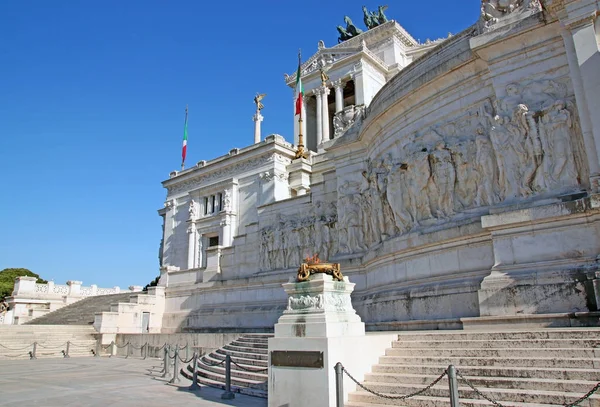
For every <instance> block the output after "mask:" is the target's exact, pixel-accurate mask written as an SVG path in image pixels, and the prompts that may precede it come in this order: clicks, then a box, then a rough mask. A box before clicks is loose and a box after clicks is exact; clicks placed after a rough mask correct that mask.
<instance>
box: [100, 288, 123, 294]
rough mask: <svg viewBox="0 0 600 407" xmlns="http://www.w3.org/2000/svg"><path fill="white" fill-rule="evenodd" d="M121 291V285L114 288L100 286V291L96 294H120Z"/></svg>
mask: <svg viewBox="0 0 600 407" xmlns="http://www.w3.org/2000/svg"><path fill="white" fill-rule="evenodd" d="M120 292H121V290H120V289H119V287H114V288H98V292H97V293H96V295H108V294H118V293H120Z"/></svg>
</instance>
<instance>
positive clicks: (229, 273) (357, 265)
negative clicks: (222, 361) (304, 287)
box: [159, 0, 600, 332]
mask: <svg viewBox="0 0 600 407" xmlns="http://www.w3.org/2000/svg"><path fill="white" fill-rule="evenodd" d="M505 3H507V4H508V5H507V4H505ZM599 13H600V6H599V4H598V2H597V1H592V0H571V1H569V0H561V1H557V0H546V1H543V2H540V1H537V0H512V1H509V2H504V1H494V0H483V1H482V15H481V18H480V20H479V21H478V22H477V23H476V24H475V25H474V26H472V27H469V28H467V29H466V30H464V31H463V32H461V33H459V34H457V35H455V36H453V37H450V38H447V39H444V40H438V41H434V42H428V43H426V44H419V43H418V42H417V41H415V40H414V39H413V38H412V37H411V36H410V35H409V34H408V33H407V32H406V31H405V30H404V29H403V28H402V27H401V26H400V25H399V24H398V23H397V22H395V21H390V22H387V23H385V24H382V25H380V26H378V27H376V28H373V29H371V30H368V31H366V32H365V33H363V34H360V35H358V36H356V37H354V38H351V39H349V40H347V41H344V42H342V43H340V44H338V45H336V46H334V47H330V48H327V47H325V46H324V44H323V43H322V42H321V43H320V44H319V47H318V51H317V53H316V54H315V55H314V56H312V57H311V58H309V59H308V60H307V61H306V62H305V63H304V64H303V66H302V68H301V72H302V80H303V83H304V84H305V92H306V95H307V97H306V98H305V100H304V106H303V116H304V118H305V120H304V122H303V123H302V125H303V128H302V134H303V135H304V136H305V145H306V147H307V149H308V150H309V151H310V156H309V157H308V158H307V159H304V158H299V159H295V153H296V147H295V145H296V144H298V134H299V130H300V129H299V127H298V124H297V122H295V123H296V124H295V130H294V132H295V134H294V140H293V141H294V145H292V144H291V143H288V142H286V141H285V139H284V138H283V137H281V136H279V135H271V136H268V137H266V138H265V140H264V141H261V142H259V143H256V144H253V145H251V146H249V147H246V148H242V149H233V150H231V151H230V153H229V154H227V155H226V156H223V157H219V158H216V159H214V160H211V161H201V162H199V163H198V164H197V165H196V166H194V167H193V168H189V169H187V170H184V171H180V172H173V173H171V176H170V178H169V179H168V180H166V181H164V182H163V186H164V187H165V188H166V189H167V199H166V202H165V205H164V208H162V209H161V210H159V214H160V216H162V217H163V222H164V223H163V229H164V231H163V241H162V245H161V265H162V267H161V279H160V284H161V285H162V286H165V287H166V290H165V313H164V316H163V325H162V330H163V332H175V331H186V330H192V331H203V330H204V331H211V330H221V331H224V330H237V331H242V330H243V331H249V330H257V331H262V330H271V329H272V327H273V324H274V323H275V322H276V321H277V319H278V317H279V316H280V315H281V313H282V311H283V310H284V309H285V308H286V306H287V303H286V301H287V297H286V294H285V292H284V291H283V289H282V288H281V284H282V283H285V282H287V281H288V280H289V279H290V277H293V276H294V275H295V272H296V270H297V268H298V266H299V264H300V262H301V260H302V259H303V258H305V257H308V256H312V255H314V254H319V256H320V258H321V259H323V260H330V261H336V262H340V263H342V270H343V272H344V274H345V275H348V276H349V277H350V280H351V281H352V282H354V283H356V288H355V291H354V293H353V295H352V300H353V304H354V307H355V308H356V310H357V312H358V313H359V314H360V316H361V318H362V320H363V321H364V322H365V323H366V325H367V329H371V330H386V329H394V330H397V329H411V328H457V327H481V326H484V327H485V326H491V325H496V324H525V325H529V326H531V325H534V326H570V325H586V324H588V325H589V324H598V313H597V311H598V306H599V302H600V299H599V292H600V285H599V280H598V278H599V274H598V264H597V262H598V260H597V257H598V255H599V254H600V224H599V221H600V217H599V215H600V211H599V207H600V199H599V195H597V193H598V188H599V186H598V178H599V177H600V115H598V114H597V113H598V112H600V52H599V44H600V23H599V22H598V21H599V19H598V14H599ZM294 79H295V78H294V77H293V76H289V75H288V76H286V83H287V85H289V86H293V82H294ZM290 116H291V114H290Z"/></svg>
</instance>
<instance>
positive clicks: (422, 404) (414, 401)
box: [344, 396, 562, 407]
mask: <svg viewBox="0 0 600 407" xmlns="http://www.w3.org/2000/svg"><path fill="white" fill-rule="evenodd" d="M397 403H400V402H398V401H397ZM396 405H403V406H408V407H413V406H414V407H450V399H440V398H438V397H427V396H416V397H411V398H410V399H408V400H407V401H402V404H396ZM460 405H461V407H490V406H491V404H490V403H489V402H488V401H486V400H473V399H471V400H467V399H460ZM344 406H345V407H384V406H389V404H381V403H379V402H377V403H376V402H375V401H369V402H362V401H348V402H346V403H345V404H344ZM502 406H504V407H554V406H561V405H560V404H538V403H519V402H510V401H503V402H502ZM561 407H562V406H561Z"/></svg>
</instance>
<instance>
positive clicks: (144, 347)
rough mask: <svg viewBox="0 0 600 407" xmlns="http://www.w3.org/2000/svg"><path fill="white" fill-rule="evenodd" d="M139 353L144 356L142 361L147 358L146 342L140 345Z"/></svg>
mask: <svg viewBox="0 0 600 407" xmlns="http://www.w3.org/2000/svg"><path fill="white" fill-rule="evenodd" d="M140 352H142V355H144V356H143V357H142V359H143V360H146V357H147V356H148V342H146V343H145V344H143V345H142V350H141V351H140Z"/></svg>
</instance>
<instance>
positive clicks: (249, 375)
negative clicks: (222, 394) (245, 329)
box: [182, 334, 273, 398]
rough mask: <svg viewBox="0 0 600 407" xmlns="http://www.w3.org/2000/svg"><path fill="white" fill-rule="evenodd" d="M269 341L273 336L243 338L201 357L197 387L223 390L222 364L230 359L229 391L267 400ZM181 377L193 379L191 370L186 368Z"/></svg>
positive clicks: (223, 370) (257, 335) (248, 336)
mask: <svg viewBox="0 0 600 407" xmlns="http://www.w3.org/2000/svg"><path fill="white" fill-rule="evenodd" d="M272 337H273V335H272V334H246V335H243V336H242V337H240V338H238V339H237V340H235V341H233V342H231V343H230V344H228V345H225V346H223V347H222V348H220V349H217V350H216V351H214V352H211V353H209V354H207V355H204V356H203V357H202V358H200V360H199V361H198V383H199V384H203V385H206V386H210V387H216V388H220V389H224V388H225V363H224V360H225V356H226V355H230V356H231V359H232V363H231V391H233V392H236V393H242V394H247V395H250V396H257V397H263V398H267V389H268V382H267V380H268V377H269V375H268V371H267V370H266V369H267V368H268V358H269V356H268V343H267V341H268V339H269V338H272ZM233 362H236V363H237V364H238V365H239V366H236V365H235V364H234V363H233ZM244 369H247V370H244ZM261 370H262V371H261ZM182 374H183V375H184V376H185V377H187V378H188V379H192V375H193V366H192V365H189V366H187V369H182Z"/></svg>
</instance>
